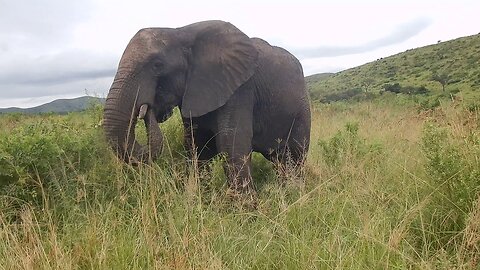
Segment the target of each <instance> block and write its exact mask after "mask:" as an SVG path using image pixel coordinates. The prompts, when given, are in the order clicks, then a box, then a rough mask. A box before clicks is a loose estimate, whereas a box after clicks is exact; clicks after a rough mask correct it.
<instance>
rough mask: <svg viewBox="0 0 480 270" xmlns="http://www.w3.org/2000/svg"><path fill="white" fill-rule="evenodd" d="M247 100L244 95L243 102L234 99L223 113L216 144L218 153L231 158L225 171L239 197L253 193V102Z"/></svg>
mask: <svg viewBox="0 0 480 270" xmlns="http://www.w3.org/2000/svg"><path fill="white" fill-rule="evenodd" d="M240 90H241V89H240ZM243 98H245V96H243ZM240 100H241V101H242V102H240ZM245 100H247V99H246V98H245V99H243V100H242V96H241V95H240V98H238V99H235V98H234V99H232V100H231V102H229V103H227V104H226V105H225V106H224V107H222V108H221V109H219V111H218V113H217V123H218V133H217V136H216V143H217V149H218V151H219V152H222V153H226V154H227V164H226V166H225V171H226V174H227V177H228V181H229V185H230V188H231V189H232V190H233V191H235V192H239V193H253V192H254V187H253V182H252V173H251V168H252V165H251V153H252V138H253V122H252V118H253V109H252V108H253V102H248V100H247V101H245Z"/></svg>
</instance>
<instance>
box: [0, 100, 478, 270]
mask: <svg viewBox="0 0 480 270" xmlns="http://www.w3.org/2000/svg"><path fill="white" fill-rule="evenodd" d="M479 116H480V115H479V112H478V111H471V110H468V108H466V107H463V106H458V105H456V104H451V103H443V102H442V103H441V104H440V106H439V107H437V108H436V109H433V110H429V111H426V112H423V113H420V114H419V113H418V110H417V108H416V107H415V105H412V104H411V103H409V102H405V103H404V102H403V100H402V99H398V98H397V99H396V101H394V100H393V99H392V100H390V101H386V100H376V101H367V102H361V103H335V104H329V105H316V106H315V107H314V109H313V121H312V140H311V148H310V152H309V155H308V159H307V165H306V168H305V172H304V175H303V176H298V175H294V174H291V175H290V176H289V177H287V179H286V180H283V181H284V183H283V184H280V182H281V181H280V180H279V179H278V177H277V176H276V173H275V171H274V169H273V166H272V165H271V164H270V163H268V162H267V161H265V160H264V159H263V157H261V156H260V155H255V156H254V159H253V161H254V169H255V171H254V175H255V180H256V183H257V191H258V207H257V209H254V210H252V209H248V208H245V207H243V205H242V202H241V201H238V200H235V199H232V198H230V197H229V196H228V195H227V194H226V190H227V186H226V179H225V175H224V173H223V168H222V160H221V158H218V159H216V160H214V161H212V162H211V163H210V164H209V166H208V168H205V169H201V170H199V169H198V168H197V167H196V166H194V165H195V162H193V161H189V160H187V159H186V158H185V152H184V150H183V147H182V145H181V140H182V139H181V133H182V128H181V122H180V119H179V116H178V114H176V115H175V116H174V117H173V118H171V119H170V120H169V121H167V122H166V123H164V124H162V129H163V131H164V132H165V136H166V140H167V142H168V147H166V148H165V151H164V153H163V154H162V157H161V158H160V160H159V161H158V162H157V163H155V164H153V165H152V166H140V167H137V168H132V167H129V166H126V165H124V164H122V163H121V162H119V161H118V160H117V159H116V158H115V157H114V155H113V153H112V152H111V151H109V150H108V147H107V145H106V143H105V141H104V139H103V134H102V130H101V127H99V126H98V123H99V120H100V118H101V107H96V108H92V109H90V110H89V111H87V112H85V113H74V114H69V115H66V116H55V115H47V116H21V115H5V116H2V117H0V125H1V126H2V127H6V128H3V129H2V130H1V131H0V180H1V181H0V268H1V269H405V268H406V269H410V268H413V269H454V268H457V269H476V268H477V267H478V265H479V264H478V263H479V261H478V260H479V259H480V258H479V256H478V254H480V199H479V195H478V194H479V184H478V183H479V182H478V180H479V179H480V171H479V170H480V169H479V168H480V132H479V131H480V122H479ZM142 136H144V134H139V137H142Z"/></svg>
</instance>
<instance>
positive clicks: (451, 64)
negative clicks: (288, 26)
mask: <svg viewBox="0 0 480 270" xmlns="http://www.w3.org/2000/svg"><path fill="white" fill-rule="evenodd" d="M435 78H445V83H444V84H442V83H441V82H440V81H439V79H435ZM306 81H307V88H308V90H309V92H310V95H311V97H312V100H320V101H321V100H324V99H325V98H326V97H329V96H332V95H334V96H346V97H348V96H350V95H351V94H355V93H379V92H382V91H385V90H386V89H388V87H390V88H398V90H399V91H401V90H402V89H403V90H409V89H417V90H418V89H421V90H422V91H424V92H427V93H428V94H429V95H439V94H447V95H448V94H449V93H452V94H455V93H458V95H461V96H462V97H463V98H464V99H469V100H478V99H479V98H480V34H478V35H473V36H468V37H462V38H458V39H454V40H450V41H445V42H440V41H439V42H438V43H437V44H433V45H429V46H426V47H421V48H417V49H412V50H408V51H406V52H403V53H399V54H397V55H393V56H389V57H384V58H380V59H378V60H376V61H373V62H371V63H367V64H365V65H362V66H358V67H355V68H351V69H348V70H344V71H341V72H338V73H335V74H330V75H325V74H317V75H312V76H309V77H307V78H306ZM393 90H395V89H393ZM387 91H390V90H387Z"/></svg>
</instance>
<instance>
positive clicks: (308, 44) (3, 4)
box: [0, 0, 480, 108]
mask: <svg viewBox="0 0 480 270" xmlns="http://www.w3.org/2000/svg"><path fill="white" fill-rule="evenodd" d="M479 10H480V1H478V0H445V1H442V0H435V1H430V0H424V1H420V0H403V1H402V0H388V1H387V0H383V1H382V0H363V1H354V0H316V1H315V0H291V1H282V0H276V1H273V0H264V1H262V0H256V1H251V0H241V1H237V0H232V1H228V0H223V1H218V0H201V1H198V0H176V1H171V0H169V1H164V0H136V1H124V0H82V1H73V0H72V1H69V0H30V1H16V0H0V108H5V107H13V106H15V107H23V108H25V107H32V106H37V105H40V104H43V103H46V102H49V101H52V100H54V99H58V98H73V97H79V96H84V95H87V94H88V95H95V96H99V97H105V96H106V95H107V93H108V90H109V88H110V85H111V83H112V80H113V76H114V75H115V72H116V68H117V66H118V62H119V60H120V57H121V55H122V53H123V50H124V49H125V47H126V45H127V43H128V41H129V40H130V39H131V37H132V36H133V35H134V34H135V33H136V32H137V31H138V30H139V29H141V28H144V27H173V28H175V27H181V26H184V25H188V24H190V23H194V22H198V21H203V20H211V19H220V20H224V21H229V22H231V23H233V24H234V25H235V26H237V27H238V28H239V29H240V30H242V31H243V32H245V33H246V34H247V35H248V36H251V37H260V38H262V39H265V40H266V41H268V42H269V43H270V44H272V45H276V46H281V47H284V48H285V49H287V50H288V51H290V52H291V53H293V54H294V55H295V56H297V58H299V59H300V62H301V63H302V66H303V69H304V73H305V75H312V74H316V73H323V72H338V71H341V70H345V69H348V68H352V67H356V66H359V65H362V64H365V63H368V62H371V61H375V60H376V59H379V58H381V57H386V56H390V55H394V54H397V53H400V52H403V51H406V50H408V49H413V48H417V47H422V46H426V45H430V44H435V43H437V42H438V41H446V40H450V39H455V38H459V37H463V36H468V35H475V34H478V33H480V16H479V15H478V11H479Z"/></svg>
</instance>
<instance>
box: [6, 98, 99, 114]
mask: <svg viewBox="0 0 480 270" xmlns="http://www.w3.org/2000/svg"><path fill="white" fill-rule="evenodd" d="M95 102H100V103H104V102H105V99H103V98H97V97H91V96H84V97H79V98H74V99H57V100H54V101H52V102H49V103H46V104H43V105H40V106H37V107H33V108H27V109H22V108H16V107H12V108H6V109H0V114H1V113H25V114H37V113H50V112H52V113H59V114H65V113H69V112H76V111H83V110H85V109H86V108H88V106H89V105H90V104H92V103H95Z"/></svg>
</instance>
